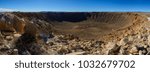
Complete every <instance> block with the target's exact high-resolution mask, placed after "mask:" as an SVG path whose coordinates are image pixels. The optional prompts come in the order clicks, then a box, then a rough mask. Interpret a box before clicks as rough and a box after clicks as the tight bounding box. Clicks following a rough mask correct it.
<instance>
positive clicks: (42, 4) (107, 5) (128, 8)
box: [0, 0, 150, 12]
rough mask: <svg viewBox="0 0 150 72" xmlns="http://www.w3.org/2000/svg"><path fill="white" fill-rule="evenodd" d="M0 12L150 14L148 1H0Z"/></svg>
mask: <svg viewBox="0 0 150 72" xmlns="http://www.w3.org/2000/svg"><path fill="white" fill-rule="evenodd" d="M0 11H8V12H9V11H10V12H11V11H21V12H42V11H54V12H150V0H0Z"/></svg>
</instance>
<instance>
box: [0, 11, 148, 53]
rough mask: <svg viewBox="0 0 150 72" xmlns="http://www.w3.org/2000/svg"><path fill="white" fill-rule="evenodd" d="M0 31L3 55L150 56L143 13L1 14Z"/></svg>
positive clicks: (0, 47) (145, 20)
mask: <svg viewBox="0 0 150 72" xmlns="http://www.w3.org/2000/svg"><path fill="white" fill-rule="evenodd" d="M0 31H1V32H0V40H1V41H0V54H9V55H18V54H20V55H57V54H59V55H64V54H65V55H88V54H98V55H130V54H132V55H149V54H150V46H149V44H150V35H149V34H150V33H149V31H150V23H149V21H148V18H147V16H146V15H144V14H140V13H116V12H111V13H109V12H100V13H98V12H91V13H88V12H87V13H86V12H81V13H80V12H78V13H75V12H69V13H65V12H41V13H20V12H13V13H0Z"/></svg>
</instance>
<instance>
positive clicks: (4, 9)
mask: <svg viewBox="0 0 150 72" xmlns="http://www.w3.org/2000/svg"><path fill="white" fill-rule="evenodd" d="M13 11H16V10H14V9H8V8H0V12H13Z"/></svg>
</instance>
